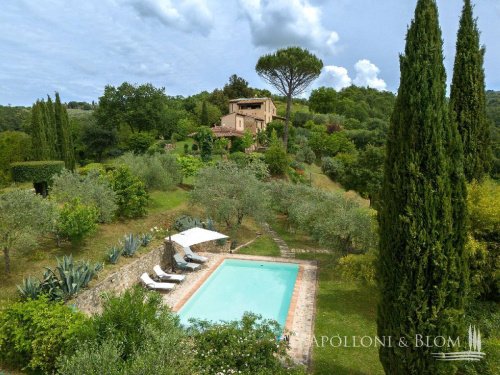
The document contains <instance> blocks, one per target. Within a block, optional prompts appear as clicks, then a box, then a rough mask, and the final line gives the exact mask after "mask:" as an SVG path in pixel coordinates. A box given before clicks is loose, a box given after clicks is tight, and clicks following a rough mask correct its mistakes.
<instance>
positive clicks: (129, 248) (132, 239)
mask: <svg viewBox="0 0 500 375" xmlns="http://www.w3.org/2000/svg"><path fill="white" fill-rule="evenodd" d="M140 246H141V241H140V239H139V237H137V236H135V235H134V234H132V233H130V234H127V235H125V236H124V237H123V251H122V254H123V256H125V257H131V256H133V255H134V254H135V253H136V251H137V249H138V248H139V247H140Z"/></svg>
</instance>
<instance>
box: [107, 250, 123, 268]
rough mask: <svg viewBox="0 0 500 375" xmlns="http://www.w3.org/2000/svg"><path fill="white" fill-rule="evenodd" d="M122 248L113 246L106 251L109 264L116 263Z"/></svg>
mask: <svg viewBox="0 0 500 375" xmlns="http://www.w3.org/2000/svg"><path fill="white" fill-rule="evenodd" d="M122 251H123V249H122V248H121V247H120V246H113V247H112V248H111V249H109V252H108V262H109V263H111V264H116V263H117V262H118V259H119V258H120V255H122Z"/></svg>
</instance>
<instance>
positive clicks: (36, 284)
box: [17, 276, 42, 300]
mask: <svg viewBox="0 0 500 375" xmlns="http://www.w3.org/2000/svg"><path fill="white" fill-rule="evenodd" d="M17 289H18V291H19V294H20V295H21V299H22V300H27V299H37V298H38V297H39V296H40V294H42V288H41V286H40V281H39V280H38V279H37V278H36V277H31V276H28V277H27V278H26V279H23V284H22V285H21V286H19V285H17Z"/></svg>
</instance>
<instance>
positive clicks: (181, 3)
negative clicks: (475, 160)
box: [0, 0, 500, 105]
mask: <svg viewBox="0 0 500 375" xmlns="http://www.w3.org/2000/svg"><path fill="white" fill-rule="evenodd" d="M473 2H474V3H475V9H474V12H475V16H476V17H478V25H479V28H480V30H481V42H482V43H483V44H484V45H485V46H486V56H485V72H486V87H487V88H488V89H492V90H500V43H498V41H499V40H500V26H499V23H500V0H475V1H473ZM437 3H438V6H439V11H440V22H441V28H442V31H443V40H444V54H445V65H446V69H447V73H448V77H451V74H452V67H453V59H454V49H455V38H456V32H457V29H458V22H459V17H460V12H461V8H462V0H438V1H437ZM415 4H416V0H2V5H1V7H0V104H3V105H7V104H11V105H30V104H31V103H32V102H34V101H35V100H36V99H37V98H42V97H44V96H46V95H47V94H52V93H53V92H54V91H58V92H59V93H60V94H61V98H62V100H63V101H66V102H67V101H71V100H76V101H88V102H90V101H92V100H97V99H98V98H99V96H101V95H102V93H103V90H104V86H105V85H108V84H110V85H114V86H117V85H120V84H121V83H122V82H124V81H127V82H131V83H135V84H141V83H146V82H150V83H152V84H154V85H155V86H157V87H164V88H165V91H166V93H167V94H168V95H183V96H188V95H191V94H195V93H198V92H200V91H203V90H207V91H212V90H213V89H215V88H217V87H219V88H221V87H223V85H224V84H225V83H226V82H227V81H228V78H229V76H230V75H232V74H237V75H239V76H241V77H243V78H245V79H246V80H247V81H249V83H250V85H251V86H252V87H260V88H269V87H268V86H266V84H265V83H264V82H263V81H262V79H261V78H260V77H259V76H258V75H257V74H256V73H255V64H256V62H257V60H258V58H259V56H261V55H263V54H266V53H270V52H272V51H274V50H276V49H278V48H282V47H287V46H290V45H298V46H301V47H304V48H307V49H309V50H310V51H312V52H313V53H315V54H316V55H317V56H318V57H320V58H321V59H322V61H323V63H324V68H323V71H322V73H321V75H320V77H319V78H318V79H317V80H316V81H315V82H314V84H313V86H312V88H314V87H319V86H329V87H334V88H336V89H341V88H343V87H346V86H348V85H351V84H355V85H358V86H369V87H373V88H376V89H379V90H390V91H393V92H395V91H397V88H398V84H399V59H398V55H399V54H400V53H401V52H402V51H403V49H404V42H405V34H406V30H407V27H408V25H409V23H410V21H411V18H412V16H413V12H414V8H415ZM271 91H273V92H276V91H275V90H271Z"/></svg>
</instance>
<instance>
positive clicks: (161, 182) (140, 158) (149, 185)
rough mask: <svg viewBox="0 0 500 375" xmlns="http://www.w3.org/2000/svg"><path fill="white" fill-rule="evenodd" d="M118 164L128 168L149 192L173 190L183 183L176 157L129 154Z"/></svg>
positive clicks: (121, 158)
mask: <svg viewBox="0 0 500 375" xmlns="http://www.w3.org/2000/svg"><path fill="white" fill-rule="evenodd" d="M118 164H121V165H125V166H127V167H128V169H129V170H130V172H131V173H132V174H133V175H134V176H135V177H138V178H139V179H140V180H141V181H142V182H143V183H144V186H145V187H146V189H147V190H162V191H166V190H171V189H173V188H174V187H175V186H176V185H177V184H178V183H179V182H181V170H180V168H179V164H178V162H177V159H176V157H175V156H174V155H171V154H154V155H134V154H132V153H127V154H125V155H123V156H122V157H120V158H119V159H118Z"/></svg>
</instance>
